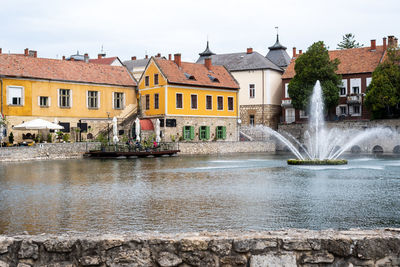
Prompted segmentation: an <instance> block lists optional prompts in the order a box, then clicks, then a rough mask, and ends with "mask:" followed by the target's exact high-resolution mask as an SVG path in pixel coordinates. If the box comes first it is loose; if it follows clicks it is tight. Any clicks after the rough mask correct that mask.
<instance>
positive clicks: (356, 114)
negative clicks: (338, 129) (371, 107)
mask: <svg viewBox="0 0 400 267" xmlns="http://www.w3.org/2000/svg"><path fill="white" fill-rule="evenodd" d="M356 106H357V107H358V108H359V111H360V112H358V113H355V112H354V107H356ZM351 116H353V117H360V116H361V105H354V106H353V113H352V114H351Z"/></svg>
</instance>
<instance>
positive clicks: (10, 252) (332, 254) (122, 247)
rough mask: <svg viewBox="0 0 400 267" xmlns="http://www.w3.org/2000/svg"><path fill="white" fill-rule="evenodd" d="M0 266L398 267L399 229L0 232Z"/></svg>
mask: <svg viewBox="0 0 400 267" xmlns="http://www.w3.org/2000/svg"><path fill="white" fill-rule="evenodd" d="M0 266H1V267H12V266H18V267H27V266H54V267H55V266H60V267H61V266H64V267H66V266H163V267H164V266H180V267H187V266H225V267H228V266H243V267H246V266H250V267H261V266H263V267H267V266H286V267H293V266H308V267H311V266H338V267H339V266H400V229H386V230H364V231H361V230H350V231H333V230H325V231H307V230H287V231H272V232H222V233H204V232H203V233H185V234H157V233H147V234H125V235H111V234H108V235H99V236H94V235H92V236H90V235H61V236H56V235H46V234H43V235H36V236H30V235H19V236H0Z"/></svg>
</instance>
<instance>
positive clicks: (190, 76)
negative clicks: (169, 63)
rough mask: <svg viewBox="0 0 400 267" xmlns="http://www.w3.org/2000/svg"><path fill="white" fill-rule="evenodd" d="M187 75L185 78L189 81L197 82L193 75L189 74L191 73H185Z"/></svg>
mask: <svg viewBox="0 0 400 267" xmlns="http://www.w3.org/2000/svg"><path fill="white" fill-rule="evenodd" d="M184 74H185V77H186V79H188V80H193V81H195V80H196V78H195V77H194V76H193V75H191V74H189V73H186V72H185V73H184Z"/></svg>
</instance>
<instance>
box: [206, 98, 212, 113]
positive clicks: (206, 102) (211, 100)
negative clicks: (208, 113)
mask: <svg viewBox="0 0 400 267" xmlns="http://www.w3.org/2000/svg"><path fill="white" fill-rule="evenodd" d="M207 96H210V97H211V108H207ZM206 110H213V96H212V95H206Z"/></svg>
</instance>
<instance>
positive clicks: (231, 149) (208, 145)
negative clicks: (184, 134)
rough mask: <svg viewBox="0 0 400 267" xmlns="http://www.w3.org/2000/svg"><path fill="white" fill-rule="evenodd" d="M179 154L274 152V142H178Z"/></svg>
mask: <svg viewBox="0 0 400 267" xmlns="http://www.w3.org/2000/svg"><path fill="white" fill-rule="evenodd" d="M179 150H180V151H181V152H180V153H179V154H224V153H246V152H247V153H251V152H275V143H274V142H261V141H260V142H250V141H249V142H229V141H216V142H180V143H179Z"/></svg>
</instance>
